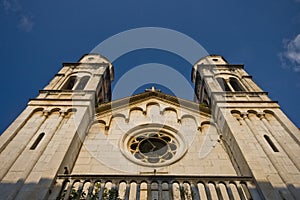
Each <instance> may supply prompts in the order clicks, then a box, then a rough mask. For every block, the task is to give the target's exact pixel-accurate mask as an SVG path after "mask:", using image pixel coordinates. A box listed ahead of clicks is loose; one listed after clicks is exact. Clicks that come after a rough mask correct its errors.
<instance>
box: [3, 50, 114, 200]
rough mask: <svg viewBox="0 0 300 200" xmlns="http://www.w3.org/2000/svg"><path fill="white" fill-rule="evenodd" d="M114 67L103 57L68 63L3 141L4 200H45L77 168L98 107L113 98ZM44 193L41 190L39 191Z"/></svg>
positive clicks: (11, 128)
mask: <svg viewBox="0 0 300 200" xmlns="http://www.w3.org/2000/svg"><path fill="white" fill-rule="evenodd" d="M113 78H114V72H113V66H112V64H111V63H110V62H109V61H108V60H107V59H106V58H104V57H103V56H101V55H98V54H87V55H84V56H83V57H82V58H81V59H80V60H79V61H78V62H77V63H64V64H63V67H62V69H61V70H60V71H59V72H58V73H57V74H56V75H55V77H54V78H53V79H52V80H51V82H50V83H49V84H48V85H47V86H46V87H45V88H44V89H43V90H41V91H40V92H39V95H38V96H37V97H36V98H33V99H30V101H29V103H28V105H27V107H26V108H25V110H24V111H23V112H22V113H21V114H20V115H19V117H18V118H17V119H16V120H15V121H14V122H13V123H12V124H11V125H10V126H9V128H8V129H7V130H6V131H5V132H4V133H3V134H2V135H1V138H0V153H1V154H0V162H1V169H0V180H1V184H0V191H1V198H3V199H45V198H46V197H47V196H48V195H49V194H50V193H51V190H50V188H51V187H52V185H53V184H54V182H55V177H56V175H57V174H58V173H60V174H63V173H68V171H70V170H71V169H72V168H73V165H74V160H75V159H76V157H77V155H78V152H79V150H80V147H81V145H82V142H83V140H84V138H85V135H86V133H87V131H88V128H89V126H90V120H91V119H92V118H93V117H94V114H95V108H96V107H97V105H98V104H99V103H105V102H108V101H110V100H111V85H110V84H111V81H112V80H113ZM37 191H39V192H37Z"/></svg>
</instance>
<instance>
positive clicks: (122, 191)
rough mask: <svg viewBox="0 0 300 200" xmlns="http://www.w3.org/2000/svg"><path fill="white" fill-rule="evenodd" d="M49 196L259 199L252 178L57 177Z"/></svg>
mask: <svg viewBox="0 0 300 200" xmlns="http://www.w3.org/2000/svg"><path fill="white" fill-rule="evenodd" d="M51 196H52V198H51V199H64V200H67V199H78V200H81V199H88V200H94V199H103V200H114V199H116V200H123V199H124V200H171V199H174V200H181V199H184V200H196V199H201V200H202V199H208V200H210V199H212V200H213V199H220V200H221V199H224V200H225V199H234V200H236V199H260V197H259V193H258V191H257V189H256V186H255V184H254V183H253V180H252V178H251V177H237V176H232V177H231V176H209V177H208V176H170V175H127V176H122V175H58V178H57V181H56V185H55V188H54V190H53V191H52V195H51ZM54 196H55V197H57V198H54Z"/></svg>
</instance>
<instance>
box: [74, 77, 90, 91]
mask: <svg viewBox="0 0 300 200" xmlns="http://www.w3.org/2000/svg"><path fill="white" fill-rule="evenodd" d="M89 79H90V76H83V77H81V78H80V81H79V83H78V85H77V86H76V89H75V90H83V89H84V87H85V86H86V84H87V82H88V81H89Z"/></svg>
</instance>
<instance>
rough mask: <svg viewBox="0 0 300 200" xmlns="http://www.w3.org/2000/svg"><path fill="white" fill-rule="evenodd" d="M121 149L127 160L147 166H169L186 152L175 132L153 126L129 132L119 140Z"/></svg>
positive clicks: (180, 138)
mask: <svg viewBox="0 0 300 200" xmlns="http://www.w3.org/2000/svg"><path fill="white" fill-rule="evenodd" d="M156 126H157V127H156ZM121 147H123V148H121V150H122V153H123V154H124V155H125V156H126V157H127V158H129V159H130V160H132V161H134V162H136V163H138V164H141V165H147V166H162V165H167V164H170V163H172V162H175V161H176V160H178V159H179V158H180V157H181V156H182V155H183V154H184V153H185V152H186V147H185V143H184V142H183V139H182V137H181V135H180V134H179V133H178V132H177V131H175V130H173V129H172V128H170V127H168V128H166V127H165V126H163V127H162V126H161V125H155V124H151V125H147V126H141V127H136V128H134V130H131V131H129V133H127V134H126V135H125V136H124V137H123V139H122V140H121Z"/></svg>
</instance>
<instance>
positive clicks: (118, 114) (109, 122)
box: [105, 113, 127, 130]
mask: <svg viewBox="0 0 300 200" xmlns="http://www.w3.org/2000/svg"><path fill="white" fill-rule="evenodd" d="M117 117H120V118H123V119H124V122H127V118H126V116H125V115H124V114H122V113H115V114H112V116H111V117H110V118H109V120H108V124H107V126H106V127H105V129H106V130H108V129H109V127H110V126H111V123H112V121H113V119H115V118H117Z"/></svg>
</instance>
